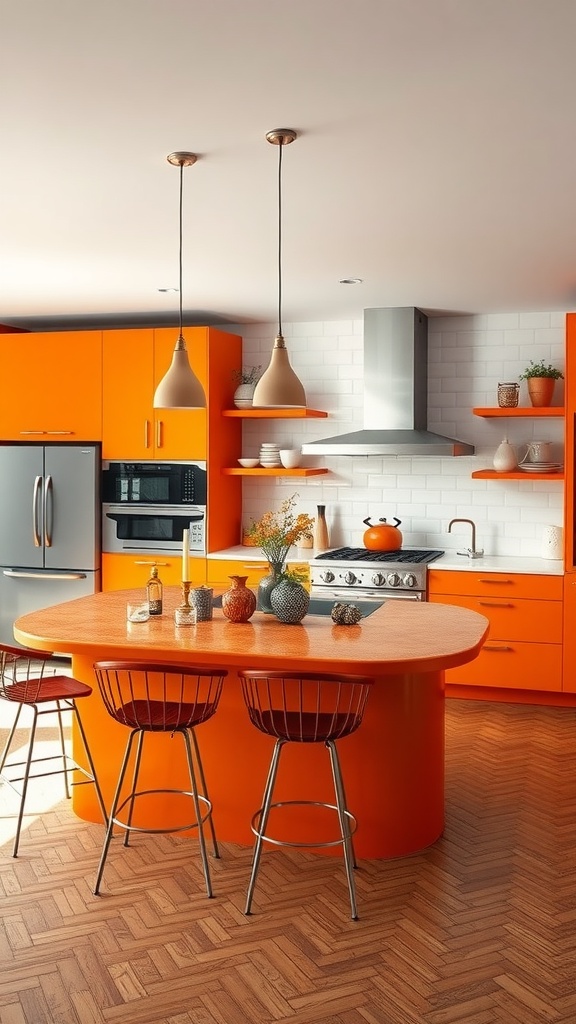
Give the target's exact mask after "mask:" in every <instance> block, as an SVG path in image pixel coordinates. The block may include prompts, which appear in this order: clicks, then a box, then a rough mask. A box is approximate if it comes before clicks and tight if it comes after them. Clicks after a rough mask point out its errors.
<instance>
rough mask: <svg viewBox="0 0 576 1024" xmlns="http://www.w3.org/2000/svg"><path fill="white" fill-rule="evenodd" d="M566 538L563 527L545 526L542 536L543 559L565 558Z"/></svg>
mask: <svg viewBox="0 0 576 1024" xmlns="http://www.w3.org/2000/svg"><path fill="white" fill-rule="evenodd" d="M563 557H564V537H563V530H562V527H561V526H545V527H544V533H543V535H542V558H563Z"/></svg>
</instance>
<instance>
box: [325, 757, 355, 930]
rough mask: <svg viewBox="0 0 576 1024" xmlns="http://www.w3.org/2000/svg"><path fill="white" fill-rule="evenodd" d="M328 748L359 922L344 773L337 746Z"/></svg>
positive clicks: (352, 892) (343, 844)
mask: <svg viewBox="0 0 576 1024" xmlns="http://www.w3.org/2000/svg"><path fill="white" fill-rule="evenodd" d="M326 746H327V747H328V750H329V752H330V764H331V767H332V779H333V781H334V793H335V796H336V807H337V808H338V820H339V822H340V832H341V835H342V850H343V853H344V867H345V869H346V878H347V880H348V892H349V894H350V909H351V911H352V920H353V921H357V920H358V907H357V904H356V884H355V882H354V873H353V870H352V869H353V867H356V858H355V855H354V845H353V843H352V836H351V834H350V827H349V819H348V816H347V814H348V813H349V812H348V808H347V807H346V797H345V795H344V786H343V784H342V771H341V768H340V759H339V757H338V751H337V750H336V744H335V743H334V741H333V740H326Z"/></svg>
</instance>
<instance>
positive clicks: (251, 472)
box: [222, 466, 328, 476]
mask: <svg viewBox="0 0 576 1024" xmlns="http://www.w3.org/2000/svg"><path fill="white" fill-rule="evenodd" d="M327 472H328V470H327V469H317V468H311V467H306V466H298V467H297V468H296V469H284V468H283V467H278V468H276V469H263V467H262V466H260V467H258V466H256V467H255V469H244V468H243V467H242V466H238V468H236V466H232V467H230V468H229V469H223V470H222V473H223V474H224V476H319V475H320V474H321V473H327Z"/></svg>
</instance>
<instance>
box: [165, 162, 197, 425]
mask: <svg viewBox="0 0 576 1024" xmlns="http://www.w3.org/2000/svg"><path fill="white" fill-rule="evenodd" d="M167 160H168V163H170V164H172V165H173V166H174V167H179V168H180V205H179V227H180V231H179V237H180V246H179V255H178V270H179V291H178V294H179V314H180V319H179V324H180V331H179V334H178V340H177V342H176V347H175V349H174V355H173V356H172V362H171V363H170V366H169V368H168V371H167V373H165V374H164V376H163V378H162V380H161V381H160V383H159V385H158V387H157V388H156V391H155V392H154V403H153V404H154V408H155V409H205V408H206V396H205V394H204V388H203V387H202V385H201V383H200V381H199V380H198V378H197V376H196V374H195V373H194V371H193V369H192V367H191V366H190V361H189V359H188V351H187V349H186V342H185V340H184V335H183V332H182V192H183V189H182V186H183V179H184V168H185V167H191V166H192V164H195V163H196V156H195V154H194V153H170V155H169V156H168V157H167Z"/></svg>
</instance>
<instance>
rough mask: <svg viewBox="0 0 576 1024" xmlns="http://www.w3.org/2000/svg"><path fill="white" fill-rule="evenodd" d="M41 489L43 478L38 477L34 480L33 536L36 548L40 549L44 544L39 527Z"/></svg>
mask: <svg viewBox="0 0 576 1024" xmlns="http://www.w3.org/2000/svg"><path fill="white" fill-rule="evenodd" d="M41 489H42V477H41V476H37V477H36V479H35V480H34V490H33V491H32V535H33V538H34V547H35V548H39V547H40V546H41V544H42V538H41V537H40V529H39V526H38V501H39V498H40V491H41Z"/></svg>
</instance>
